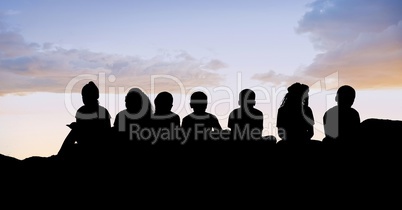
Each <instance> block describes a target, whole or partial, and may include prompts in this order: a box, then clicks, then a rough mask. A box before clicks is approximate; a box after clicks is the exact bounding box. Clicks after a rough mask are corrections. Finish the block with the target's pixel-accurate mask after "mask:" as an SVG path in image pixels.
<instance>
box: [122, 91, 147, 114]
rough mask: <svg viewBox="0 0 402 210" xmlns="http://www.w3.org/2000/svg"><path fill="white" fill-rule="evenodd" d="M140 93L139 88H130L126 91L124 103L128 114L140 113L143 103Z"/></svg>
mask: <svg viewBox="0 0 402 210" xmlns="http://www.w3.org/2000/svg"><path fill="white" fill-rule="evenodd" d="M141 93H142V91H141V90H140V89H139V88H132V89H130V90H129V91H128V93H127V95H126V98H125V102H126V108H127V110H128V112H130V113H138V112H140V111H141V108H142V107H143V103H144V102H145V101H144V100H143V99H142V94H141Z"/></svg>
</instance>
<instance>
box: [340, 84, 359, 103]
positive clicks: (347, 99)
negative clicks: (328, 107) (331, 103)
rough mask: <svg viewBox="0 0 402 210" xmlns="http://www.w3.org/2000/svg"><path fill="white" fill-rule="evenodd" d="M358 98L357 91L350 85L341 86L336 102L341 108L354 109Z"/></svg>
mask: <svg viewBox="0 0 402 210" xmlns="http://www.w3.org/2000/svg"><path fill="white" fill-rule="evenodd" d="M355 97H356V91H355V89H353V88H352V87H351V86H349V85H344V86H341V87H340V88H339V89H338V91H337V93H336V98H335V100H336V102H338V106H340V107H352V105H353V103H354V101H355Z"/></svg>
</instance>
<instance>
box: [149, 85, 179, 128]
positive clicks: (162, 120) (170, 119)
mask: <svg viewBox="0 0 402 210" xmlns="http://www.w3.org/2000/svg"><path fill="white" fill-rule="evenodd" d="M154 104H155V113H154V115H153V122H152V123H153V127H155V128H167V129H171V128H176V127H180V117H179V115H177V114H176V113H173V112H172V111H171V109H172V107H173V96H172V94H170V93H168V92H161V93H159V94H158V95H157V96H156V98H155V100H154Z"/></svg>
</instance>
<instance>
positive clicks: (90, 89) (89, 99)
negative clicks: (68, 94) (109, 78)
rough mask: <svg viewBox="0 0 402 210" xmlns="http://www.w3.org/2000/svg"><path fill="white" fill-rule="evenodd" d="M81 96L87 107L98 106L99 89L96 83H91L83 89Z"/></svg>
mask: <svg viewBox="0 0 402 210" xmlns="http://www.w3.org/2000/svg"><path fill="white" fill-rule="evenodd" d="M81 96H82V101H83V103H84V104H85V105H94V104H98V98H99V89H98V87H97V86H96V85H95V83H94V82H92V81H90V82H88V84H86V85H84V87H83V88H82V90H81Z"/></svg>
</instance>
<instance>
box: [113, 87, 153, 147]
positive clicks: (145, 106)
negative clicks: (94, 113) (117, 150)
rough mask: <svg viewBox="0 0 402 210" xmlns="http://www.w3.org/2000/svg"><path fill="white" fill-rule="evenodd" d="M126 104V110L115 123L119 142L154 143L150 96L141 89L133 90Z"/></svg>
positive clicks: (119, 114)
mask: <svg viewBox="0 0 402 210" xmlns="http://www.w3.org/2000/svg"><path fill="white" fill-rule="evenodd" d="M125 102H126V109H125V110H122V111H120V112H119V113H118V114H117V115H116V118H115V120H114V123H113V130H114V132H115V134H117V140H118V141H120V143H123V144H124V143H128V142H133V143H138V142H150V141H152V140H151V139H150V138H152V135H150V133H149V132H150V127H151V116H152V105H151V103H150V100H149V98H148V96H147V95H145V93H144V92H143V91H141V90H140V89H139V88H132V89H130V91H129V92H128V93H127V95H126V97H125ZM145 129H147V130H145ZM144 130H145V131H144Z"/></svg>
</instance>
